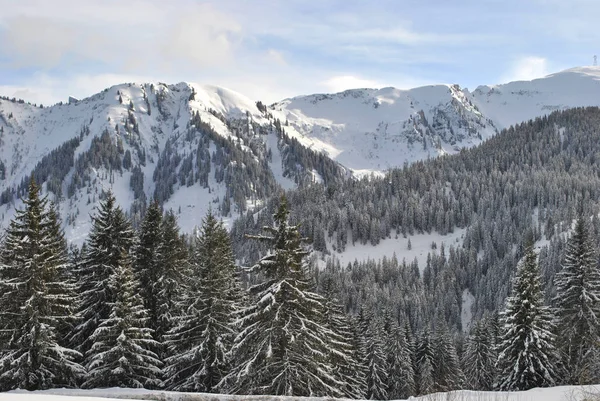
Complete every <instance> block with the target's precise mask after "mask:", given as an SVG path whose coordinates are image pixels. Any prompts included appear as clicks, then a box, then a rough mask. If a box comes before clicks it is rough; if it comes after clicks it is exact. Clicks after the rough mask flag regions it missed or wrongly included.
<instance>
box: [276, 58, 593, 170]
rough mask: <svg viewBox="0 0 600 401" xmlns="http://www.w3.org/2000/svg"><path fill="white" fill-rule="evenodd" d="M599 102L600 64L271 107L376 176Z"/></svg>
mask: <svg viewBox="0 0 600 401" xmlns="http://www.w3.org/2000/svg"><path fill="white" fill-rule="evenodd" d="M598 105H600V67H579V68H573V69H569V70H566V71H562V72H559V73H557V74H552V75H549V76H547V77H545V78H541V79H536V80H533V81H518V82H511V83H508V84H504V85H496V86H480V87H478V88H477V89H475V90H474V91H473V92H470V91H469V90H468V89H466V88H460V87H459V86H458V85H434V86H425V87H420V88H415V89H410V90H399V89H394V88H383V89H379V90H376V89H356V90H348V91H345V92H341V93H336V94H323V95H310V96H300V97H295V98H291V99H286V100H283V101H281V102H278V103H275V104H274V105H272V106H271V111H272V113H273V114H274V116H276V117H277V118H279V119H281V120H282V121H286V120H287V121H288V123H289V127H286V130H287V132H288V133H292V134H293V135H297V136H298V137H299V138H302V140H303V141H304V143H306V144H307V146H312V147H313V148H315V149H319V150H322V151H325V152H327V153H328V154H329V155H330V157H332V158H333V159H335V160H337V161H339V162H340V163H341V164H343V165H344V166H346V167H348V168H351V169H352V170H353V171H354V172H355V173H357V174H368V173H370V172H375V173H378V174H380V173H381V172H382V171H383V170H385V169H387V168H389V167H397V166H402V165H403V164H404V162H413V161H416V160H423V159H426V158H428V157H435V156H439V155H443V154H448V153H456V152H457V151H458V150H459V149H460V148H462V147H470V146H473V145H476V144H479V143H481V142H482V141H483V140H485V139H486V138H489V137H490V136H492V135H494V134H495V133H496V132H498V131H499V130H501V129H503V128H507V127H509V126H510V125H513V124H517V123H520V122H523V121H527V120H529V119H532V118H535V117H538V116H542V115H545V114H549V113H551V112H552V111H555V110H564V109H567V108H571V107H577V106H598Z"/></svg>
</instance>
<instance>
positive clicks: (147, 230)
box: [133, 201, 162, 340]
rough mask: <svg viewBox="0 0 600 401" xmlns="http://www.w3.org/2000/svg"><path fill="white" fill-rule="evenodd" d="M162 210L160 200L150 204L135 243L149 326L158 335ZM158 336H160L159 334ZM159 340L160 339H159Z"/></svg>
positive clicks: (136, 272)
mask: <svg viewBox="0 0 600 401" xmlns="http://www.w3.org/2000/svg"><path fill="white" fill-rule="evenodd" d="M161 223H162V211H161V210H160V206H159V204H158V202H156V201H153V202H151V203H150V206H148V209H147V210H146V214H145V215H144V219H143V221H142V225H141V229H140V232H139V237H138V241H137V242H136V244H135V252H134V253H135V259H134V265H133V266H134V272H135V276H136V277H137V280H138V281H139V283H140V295H141V297H142V300H143V302H144V307H145V308H146V310H147V311H148V327H150V328H151V329H152V330H153V331H154V335H155V336H157V334H158V332H157V331H158V330H159V322H158V321H159V317H158V315H159V312H158V292H159V290H160V285H161V281H160V278H161V276H162V274H161V270H162V265H161V255H160V252H161V251H162V247H161V246H160V245H161V243H162V232H161ZM157 337H158V336H157ZM155 339H157V338H156V337H155ZM157 340H158V339H157Z"/></svg>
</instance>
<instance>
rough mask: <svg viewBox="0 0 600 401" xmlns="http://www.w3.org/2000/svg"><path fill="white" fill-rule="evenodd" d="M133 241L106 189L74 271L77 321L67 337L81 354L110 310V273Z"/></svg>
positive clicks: (126, 255)
mask: <svg viewBox="0 0 600 401" xmlns="http://www.w3.org/2000/svg"><path fill="white" fill-rule="evenodd" d="M133 243H134V232H133V229H132V227H131V224H130V223H129V221H128V220H127V219H126V218H125V215H124V214H123V211H122V210H121V208H120V207H118V206H117V205H116V200H115V197H114V195H113V194H112V192H108V193H107V194H106V198H105V199H104V200H103V201H102V202H100V205H99V206H98V209H97V211H96V214H95V215H94V216H92V229H91V232H90V234H89V237H88V240H87V242H86V246H85V251H84V253H83V256H82V261H81V266H80V267H79V268H78V269H77V271H76V274H77V280H78V292H79V297H80V300H79V318H80V322H79V324H78V325H77V326H76V327H75V330H74V332H73V334H72V335H71V337H70V338H71V342H72V344H73V345H74V346H75V347H76V349H77V350H78V351H80V352H81V353H83V354H84V355H85V354H87V351H88V350H89V348H90V347H91V345H92V340H91V336H92V334H93V333H94V332H95V331H96V329H97V328H98V326H99V325H100V323H101V322H102V321H104V320H106V319H108V317H109V315H110V313H111V305H112V304H114V302H115V301H116V298H117V295H118V294H117V292H116V289H115V288H114V285H113V282H112V281H111V277H113V275H114V273H115V271H116V270H117V269H118V268H120V266H122V265H123V264H124V263H125V262H126V261H124V258H129V251H130V249H131V247H132V246H133Z"/></svg>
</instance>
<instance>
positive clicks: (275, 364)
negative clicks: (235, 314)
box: [219, 197, 344, 396]
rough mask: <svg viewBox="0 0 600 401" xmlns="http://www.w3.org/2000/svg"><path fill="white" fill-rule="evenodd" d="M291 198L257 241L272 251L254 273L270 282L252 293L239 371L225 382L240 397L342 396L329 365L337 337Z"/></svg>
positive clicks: (238, 343)
mask: <svg viewBox="0 0 600 401" xmlns="http://www.w3.org/2000/svg"><path fill="white" fill-rule="evenodd" d="M288 215H289V210H288V207H287V201H286V199H285V197H282V200H281V203H280V206H279V209H278V210H277V213H275V215H274V220H275V223H274V226H272V227H265V228H264V230H265V231H266V232H267V233H268V235H264V236H251V238H254V239H257V240H260V241H264V242H266V243H267V244H268V245H269V247H270V250H269V252H268V253H267V255H266V256H264V257H263V258H262V259H261V260H260V261H259V262H258V263H257V264H256V265H255V266H254V267H252V268H250V269H249V271H250V272H257V273H261V274H262V275H264V277H265V280H264V282H262V283H259V284H257V285H255V286H253V287H251V288H250V293H251V295H252V296H253V299H252V302H251V304H250V306H249V307H247V308H245V309H244V310H243V311H242V314H241V317H240V319H239V324H240V326H241V327H240V332H239V334H238V335H237V337H236V338H235V341H234V344H233V347H232V354H233V357H234V360H233V369H232V371H231V372H230V373H229V374H228V375H227V376H226V377H225V378H224V380H223V381H222V382H221V383H220V385H219V387H220V388H226V389H228V390H229V391H230V392H232V393H237V394H274V395H293V396H341V395H343V393H342V391H341V390H340V389H341V388H342V387H343V386H344V383H340V382H339V381H338V380H337V379H336V377H335V375H334V369H333V367H332V366H331V364H330V363H328V361H327V355H329V353H330V350H329V347H330V346H331V343H330V342H328V341H327V339H328V338H331V336H332V335H333V332H332V330H331V329H330V328H329V327H327V326H326V325H325V324H324V318H323V314H324V303H325V300H324V299H323V297H321V296H319V295H318V294H316V293H314V292H313V285H312V283H311V282H310V281H309V280H308V278H307V274H306V265H305V262H304V261H305V257H306V256H307V255H308V251H307V250H306V249H305V248H304V246H303V245H302V242H303V239H302V238H301V236H300V233H299V231H298V226H297V225H290V224H289V222H288Z"/></svg>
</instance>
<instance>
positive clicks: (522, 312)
mask: <svg viewBox="0 0 600 401" xmlns="http://www.w3.org/2000/svg"><path fill="white" fill-rule="evenodd" d="M543 299H544V297H543V293H542V285H541V281H540V271H539V266H538V263H537V255H536V254H535V252H534V250H533V245H528V246H527V248H526V251H525V257H524V260H523V261H522V262H521V263H520V264H519V266H518V268H517V274H516V277H515V279H514V281H513V289H512V294H511V296H510V297H509V298H508V300H507V302H506V309H505V310H504V313H503V317H502V322H503V328H502V335H501V342H500V345H499V349H500V354H499V356H498V369H499V382H498V383H497V387H498V388H499V389H500V390H504V391H519V390H528V389H530V388H533V387H548V386H552V385H554V384H556V381H557V376H558V374H557V367H556V363H557V359H558V355H557V352H556V349H555V346H554V341H555V338H554V335H553V333H552V329H553V325H552V317H551V315H550V313H549V309H548V307H546V306H544V304H543Z"/></svg>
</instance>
